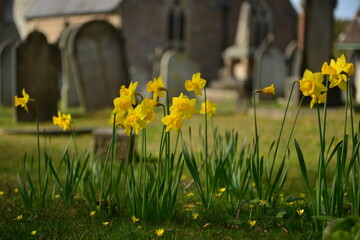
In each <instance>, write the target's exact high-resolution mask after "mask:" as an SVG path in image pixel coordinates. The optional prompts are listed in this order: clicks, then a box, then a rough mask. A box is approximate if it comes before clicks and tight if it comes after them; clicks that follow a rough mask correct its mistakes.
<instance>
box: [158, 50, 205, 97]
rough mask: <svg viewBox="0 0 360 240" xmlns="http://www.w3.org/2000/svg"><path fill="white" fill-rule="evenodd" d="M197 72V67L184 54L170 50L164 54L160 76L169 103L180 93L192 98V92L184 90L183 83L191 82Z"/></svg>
mask: <svg viewBox="0 0 360 240" xmlns="http://www.w3.org/2000/svg"><path fill="white" fill-rule="evenodd" d="M197 72H199V67H198V66H197V65H196V64H195V63H194V62H193V61H191V60H190V59H189V58H188V57H187V56H186V54H185V52H179V51H177V50H175V49H170V50H167V51H166V52H165V53H164V55H163V57H162V58H161V62H160V75H161V76H162V78H163V82H164V85H165V88H166V89H167V90H168V93H169V96H170V101H171V99H172V98H173V97H178V96H179V95H180V93H181V92H183V93H184V94H185V95H187V96H188V97H189V98H193V97H194V94H193V92H188V91H186V90H185V81H186V80H191V79H192V75H193V74H194V73H197Z"/></svg>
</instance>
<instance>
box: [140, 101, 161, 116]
mask: <svg viewBox="0 0 360 240" xmlns="http://www.w3.org/2000/svg"><path fill="white" fill-rule="evenodd" d="M156 104H157V102H156V101H155V100H154V99H148V98H145V99H144V100H143V101H142V102H141V104H140V105H141V109H142V111H144V112H146V115H145V118H144V120H145V121H146V122H152V121H154V119H155V112H154V106H156Z"/></svg>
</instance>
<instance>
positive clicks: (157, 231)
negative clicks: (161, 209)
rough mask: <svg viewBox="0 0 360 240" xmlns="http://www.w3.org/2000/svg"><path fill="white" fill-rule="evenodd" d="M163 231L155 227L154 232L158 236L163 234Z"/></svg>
mask: <svg viewBox="0 0 360 240" xmlns="http://www.w3.org/2000/svg"><path fill="white" fill-rule="evenodd" d="M164 232H165V230H164V229H163V228H160V229H156V230H155V234H156V236H158V237H161V236H162V235H164Z"/></svg>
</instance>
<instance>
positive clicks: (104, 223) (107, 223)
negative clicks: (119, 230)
mask: <svg viewBox="0 0 360 240" xmlns="http://www.w3.org/2000/svg"><path fill="white" fill-rule="evenodd" d="M101 224H102V225H104V226H107V225H109V222H103V223H101Z"/></svg>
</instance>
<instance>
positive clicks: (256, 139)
mask: <svg viewBox="0 0 360 240" xmlns="http://www.w3.org/2000/svg"><path fill="white" fill-rule="evenodd" d="M256 93H258V92H254V94H253V108H254V126H255V154H256V165H257V168H258V169H257V170H258V171H259V172H258V173H259V174H258V179H256V181H257V183H256V187H257V188H258V194H259V199H262V189H261V174H260V157H259V135H258V127H257V119H256V98H255V95H256Z"/></svg>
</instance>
